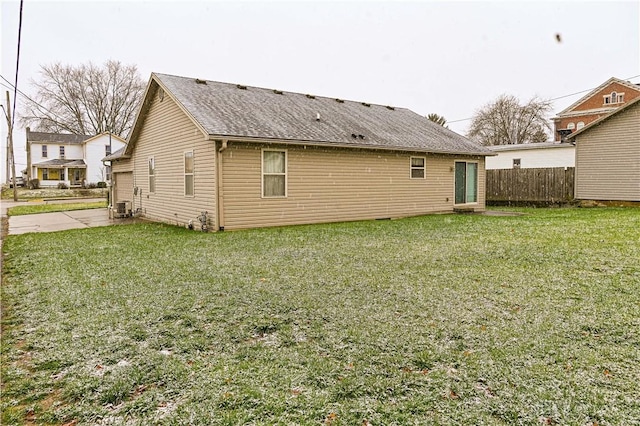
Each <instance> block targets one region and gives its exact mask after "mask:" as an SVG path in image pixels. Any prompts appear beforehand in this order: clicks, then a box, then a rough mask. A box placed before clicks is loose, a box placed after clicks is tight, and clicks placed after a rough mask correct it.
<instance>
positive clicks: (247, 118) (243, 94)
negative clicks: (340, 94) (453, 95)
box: [152, 73, 492, 155]
mask: <svg viewBox="0 0 640 426" xmlns="http://www.w3.org/2000/svg"><path fill="white" fill-rule="evenodd" d="M152 78H156V79H157V81H159V82H160V84H161V86H162V87H163V88H164V89H165V90H167V91H168V92H169V93H170V94H171V95H172V96H173V97H174V98H175V99H176V100H177V101H178V102H179V103H180V104H182V106H183V107H184V108H185V109H186V110H187V111H188V112H189V114H191V116H192V117H193V119H194V120H195V121H196V122H197V123H199V124H200V126H201V127H202V128H203V129H204V130H205V131H206V132H207V133H208V134H209V135H210V136H228V137H247V138H261V139H274V140H284V141H298V142H307V141H308V142H310V143H314V142H315V143H322V144H335V145H339V146H343V145H349V146H357V147H364V148H384V149H398V150H403V151H411V150H415V151H425V152H438V153H460V154H473V155H491V154H492V152H491V150H489V149H487V148H485V147H483V146H481V145H479V144H477V143H475V142H473V141H471V140H469V139H467V138H465V137H463V136H461V135H459V134H457V133H455V132H453V131H451V130H449V129H446V128H444V127H442V126H440V125H437V124H435V123H433V122H431V121H429V120H428V119H427V118H426V117H423V116H421V115H419V114H416V113H414V112H412V111H410V110H408V109H406V108H391V107H387V106H384V105H375V104H365V103H362V102H354V101H346V100H345V101H338V100H336V99H334V98H327V97H321V96H310V95H305V94H300V93H292V92H280V91H277V90H273V89H264V88H258V87H251V86H240V85H236V84H230V83H220V82H215V81H208V80H207V81H206V84H203V80H198V81H199V82H197V81H196V79H194V78H187V77H177V76H172V75H166V74H156V73H154V74H153V75H152ZM318 116H319V118H320V119H319V120H318V119H317V118H318Z"/></svg>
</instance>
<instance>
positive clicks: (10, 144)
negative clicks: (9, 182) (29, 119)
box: [7, 90, 18, 201]
mask: <svg viewBox="0 0 640 426" xmlns="http://www.w3.org/2000/svg"><path fill="white" fill-rule="evenodd" d="M7 128H8V131H9V136H8V144H7V149H8V150H9V154H10V155H11V175H12V176H13V201H18V188H17V186H16V162H15V160H14V159H15V157H14V156H13V123H12V122H11V100H10V99H9V91H8V90H7Z"/></svg>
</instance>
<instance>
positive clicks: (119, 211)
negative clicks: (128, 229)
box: [113, 201, 131, 218]
mask: <svg viewBox="0 0 640 426" xmlns="http://www.w3.org/2000/svg"><path fill="white" fill-rule="evenodd" d="M115 207H116V208H115V212H114V214H113V217H118V218H120V217H129V216H131V201H120V202H117V203H116V206H115Z"/></svg>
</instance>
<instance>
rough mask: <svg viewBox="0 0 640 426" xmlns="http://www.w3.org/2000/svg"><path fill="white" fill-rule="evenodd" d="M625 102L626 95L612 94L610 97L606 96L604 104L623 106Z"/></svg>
mask: <svg viewBox="0 0 640 426" xmlns="http://www.w3.org/2000/svg"><path fill="white" fill-rule="evenodd" d="M623 102H624V93H618V92H611V94H609V95H604V104H605V105H607V104H621V103H623Z"/></svg>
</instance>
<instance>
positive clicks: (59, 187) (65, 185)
mask: <svg viewBox="0 0 640 426" xmlns="http://www.w3.org/2000/svg"><path fill="white" fill-rule="evenodd" d="M58 189H69V185H67V184H66V183H64V182H60V183H58Z"/></svg>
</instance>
